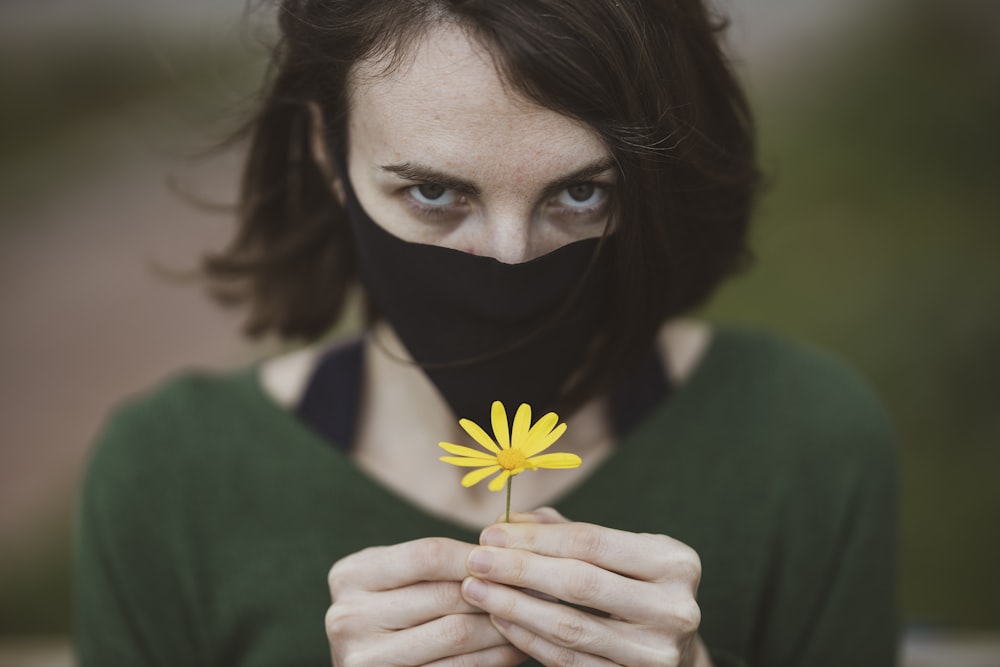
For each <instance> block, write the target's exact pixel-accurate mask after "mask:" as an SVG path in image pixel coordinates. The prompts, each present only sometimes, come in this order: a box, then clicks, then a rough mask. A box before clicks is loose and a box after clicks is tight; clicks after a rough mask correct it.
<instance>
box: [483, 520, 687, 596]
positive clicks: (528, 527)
mask: <svg viewBox="0 0 1000 667" xmlns="http://www.w3.org/2000/svg"><path fill="white" fill-rule="evenodd" d="M479 543H480V544H482V545H484V546H495V547H507V548H511V549H525V550H527V551H531V552H534V553H537V554H541V555H544V556H552V557H554V558H573V559H576V560H580V561H584V562H587V563H593V564H594V565H596V566H598V567H600V568H602V569H605V570H609V571H611V572H617V573H618V574H621V575H624V576H626V577H629V578H631V579H640V580H642V581H665V580H667V579H685V580H688V581H691V582H693V585H694V587H695V589H697V585H698V582H699V581H700V579H701V561H700V559H699V558H698V554H697V553H696V552H695V551H694V549H692V548H691V547H689V546H687V545H686V544H684V543H683V542H679V541H678V540H675V539H673V538H670V537H667V536H666V535H651V534H648V533H630V532H627V531H623V530H616V529H614V528H605V527H604V526H596V525H594V524H589V523H579V522H572V523H552V524H539V523H517V524H514V523H510V524H504V523H498V524H494V525H492V526H489V527H487V528H486V529H484V530H483V532H482V533H481V534H480V536H479Z"/></svg>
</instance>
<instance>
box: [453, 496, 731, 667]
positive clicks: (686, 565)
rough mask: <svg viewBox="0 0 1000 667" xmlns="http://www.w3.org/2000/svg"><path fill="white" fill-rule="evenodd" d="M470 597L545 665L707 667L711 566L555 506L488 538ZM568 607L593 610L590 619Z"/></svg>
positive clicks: (474, 563)
mask: <svg viewBox="0 0 1000 667" xmlns="http://www.w3.org/2000/svg"><path fill="white" fill-rule="evenodd" d="M480 544H481V545H482V546H480V547H479V548H476V549H474V550H473V551H472V552H471V553H470V555H469V560H468V567H469V573H470V574H471V575H472V576H470V577H467V578H466V579H465V581H464V582H463V583H462V595H463V596H464V597H465V599H466V600H467V601H468V602H469V603H470V604H473V605H475V606H477V607H479V608H480V609H482V610H484V611H486V612H488V613H489V614H491V615H492V618H493V623H494V625H495V626H496V627H497V629H498V630H499V631H500V632H501V633H502V634H503V635H504V636H505V637H506V638H507V639H508V641H510V643H511V644H513V645H514V646H516V647H517V648H519V649H521V650H522V651H523V652H525V653H527V654H528V655H530V656H532V657H534V658H535V659H537V660H538V661H540V662H541V663H543V664H545V665H609V664H617V665H635V666H640V665H657V666H663V665H670V666H678V667H702V666H703V665H711V664H712V663H711V659H710V658H709V657H708V653H707V651H706V650H705V647H704V645H703V644H702V642H701V640H700V638H699V637H698V626H699V624H700V621H701V612H700V609H699V607H698V604H697V602H695V595H696V593H697V590H698V583H699V581H700V579H701V561H700V559H699V558H698V554H697V553H695V551H694V550H693V549H691V548H690V547H688V546H686V545H685V544H682V543H681V542H678V541H677V540H674V539H671V538H669V537H667V536H665V535H650V534H640V533H629V532H625V531H620V530H615V529H612V528H604V527H602V526H596V525H593V524H587V523H575V522H570V521H568V520H567V519H565V518H563V517H562V516H561V515H559V514H558V513H557V512H556V511H555V510H552V509H549V508H546V509H543V510H539V511H537V512H534V513H531V514H520V515H513V514H512V515H511V523H498V524H494V525H492V526H490V527H488V528H486V529H485V530H483V532H482V534H481V536H480ZM560 601H564V602H569V603H572V604H574V605H578V606H580V607H585V608H588V609H589V610H591V611H582V610H580V609H576V608H574V607H571V606H569V605H566V604H562V603H561V602H560Z"/></svg>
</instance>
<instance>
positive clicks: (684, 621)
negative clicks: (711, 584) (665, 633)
mask: <svg viewBox="0 0 1000 667" xmlns="http://www.w3.org/2000/svg"><path fill="white" fill-rule="evenodd" d="M674 618H675V619H676V622H677V625H678V628H679V629H680V631H681V632H683V633H685V634H692V633H694V632H697V631H698V627H699V626H700V625H701V607H699V606H698V603H697V602H695V601H694V600H691V601H690V602H688V603H687V604H682V605H678V606H677V609H676V610H675V611H674Z"/></svg>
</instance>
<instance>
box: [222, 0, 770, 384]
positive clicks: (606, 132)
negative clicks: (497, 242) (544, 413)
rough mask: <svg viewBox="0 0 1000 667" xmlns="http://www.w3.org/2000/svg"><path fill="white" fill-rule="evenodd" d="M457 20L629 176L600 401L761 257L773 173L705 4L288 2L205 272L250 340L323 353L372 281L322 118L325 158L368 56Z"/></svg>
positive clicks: (603, 346)
mask: <svg viewBox="0 0 1000 667" xmlns="http://www.w3.org/2000/svg"><path fill="white" fill-rule="evenodd" d="M442 21H451V22H454V23H456V24H458V25H460V26H462V27H463V28H465V29H467V30H469V31H470V34H472V35H474V36H475V37H477V38H478V39H479V40H480V41H481V42H482V43H483V44H484V45H485V46H486V48H487V49H488V50H489V52H490V53H491V54H492V55H493V57H494V60H495V62H496V64H497V67H498V70H499V71H500V73H501V74H502V76H503V78H504V79H505V81H506V82H507V83H508V84H509V85H511V86H512V88H513V89H514V90H516V91H518V92H520V93H521V94H523V95H525V96H526V97H528V98H529V99H531V100H533V101H534V102H536V103H538V104H540V105H541V106H543V107H546V108H548V109H551V110H554V111H557V112H559V113H561V114H564V115H566V116H570V117H573V118H576V119H578V120H580V121H582V122H584V123H585V124H587V125H588V126H590V127H591V128H593V129H594V130H595V131H596V132H597V133H598V134H599V135H600V136H601V137H602V138H603V140H604V141H605V142H606V144H607V146H608V147H609V149H610V151H611V153H612V155H613V157H614V159H615V160H616V161H617V163H618V165H619V169H620V173H619V178H618V184H617V186H616V189H615V196H614V206H615V209H614V217H613V219H614V220H615V221H616V222H615V225H616V227H615V229H616V236H617V242H616V244H615V247H616V248H617V253H618V257H617V268H618V270H617V272H616V276H617V285H616V286H615V288H614V289H615V293H616V298H615V300H614V304H615V306H614V307H615V309H616V312H614V313H612V314H611V317H610V319H609V321H610V322H612V323H614V326H613V327H612V328H611V329H610V330H609V331H608V332H607V335H605V336H602V337H601V339H600V340H599V341H597V344H598V346H599V348H598V350H597V352H596V354H595V355H593V360H592V363H591V366H592V367H591V368H590V369H588V373H587V374H586V377H587V378H588V382H587V387H588V389H591V388H593V387H595V386H610V385H611V384H613V383H614V382H615V381H617V379H619V376H620V374H621V373H623V372H625V371H626V370H627V369H630V368H632V367H633V366H634V365H635V364H636V363H638V361H639V359H640V358H641V357H643V356H644V355H646V354H648V351H649V349H650V345H651V342H652V338H653V336H654V335H655V332H656V330H657V328H658V327H659V325H660V324H661V323H662V322H663V321H664V320H665V319H668V318H670V317H673V316H676V315H679V314H681V313H684V312H686V311H690V310H692V309H694V308H695V307H697V306H699V305H701V304H702V303H703V302H704V301H705V300H706V299H707V297H708V296H709V295H710V294H711V293H712V291H713V290H714V289H715V288H716V286H717V285H718V284H719V283H720V281H721V280H722V279H723V278H725V277H726V276H727V275H729V274H731V273H733V272H734V271H735V270H737V269H738V268H740V267H741V266H743V265H744V263H745V262H746V260H747V259H748V257H749V251H748V249H747V245H746V237H747V226H748V221H749V217H750V213H751V209H752V204H753V200H754V195H755V192H756V189H757V185H758V181H759V174H758V169H757V164H756V158H755V149H754V135H753V127H752V121H751V115H750V111H749V109H748V105H747V102H746V99H745V97H744V94H743V91H742V89H741V88H740V86H739V84H738V83H737V81H736V79H735V77H734V75H733V73H732V71H731V70H730V68H729V65H728V63H727V60H726V58H725V56H724V54H723V52H722V49H721V47H720V45H719V43H718V39H717V38H718V35H719V33H720V31H721V28H722V25H721V23H720V22H718V21H715V20H713V17H712V16H711V15H710V14H709V13H708V11H707V10H706V8H705V7H704V5H703V4H702V2H701V0H519V1H518V2H498V1H497V0H285V1H284V2H282V4H281V6H280V12H279V24H280V28H281V41H280V43H279V44H278V46H277V48H276V49H275V55H274V60H273V69H272V79H271V82H270V84H269V88H268V90H267V91H266V95H265V97H264V100H263V105H262V107H261V108H260V111H259V113H258V114H257V115H256V116H255V117H254V118H253V119H252V121H251V122H250V123H249V124H248V125H247V126H246V128H244V134H245V135H248V136H249V137H250V139H251V144H250V153H249V158H248V161H247V163H246V170H245V172H244V177H243V188H242V196H241V201H240V218H241V226H240V229H239V233H238V235H237V237H236V239H235V240H234V242H233V244H232V245H231V247H230V248H229V249H228V250H226V251H225V252H224V253H222V254H219V255H216V256H212V257H209V258H208V259H207V260H206V262H205V266H204V268H205V271H206V273H207V275H208V276H209V277H210V278H211V279H212V281H213V285H214V291H215V294H216V295H217V296H218V297H219V298H220V299H221V300H223V301H224V302H227V303H239V304H245V305H247V306H249V317H248V320H247V323H246V327H245V329H246V332H247V333H248V334H249V335H252V336H257V335H261V334H265V333H274V334H277V335H278V336H280V337H283V338H290V339H305V340H313V339H316V338H319V337H320V336H322V335H323V334H324V333H326V332H327V331H328V330H329V328H330V327H331V326H332V325H333V324H334V323H335V322H336V321H337V320H338V318H339V317H340V315H341V313H342V311H343V308H344V304H345V300H346V297H347V296H348V294H349V293H350V291H351V289H352V288H353V287H354V286H356V284H357V275H358V274H357V260H356V257H355V252H354V244H353V239H352V238H351V231H350V226H349V224H348V221H347V218H346V214H345V212H344V210H343V209H342V208H341V207H340V206H339V204H338V203H337V201H336V199H335V198H334V197H333V196H332V193H331V190H330V184H329V179H328V177H325V176H324V175H323V173H322V172H321V170H320V168H319V167H318V166H317V164H316V163H315V161H314V160H312V159H311V154H310V148H309V147H310V132H311V124H310V118H309V109H308V105H309V104H310V103H316V104H318V105H319V106H320V108H321V109H322V112H323V115H324V126H325V130H326V141H327V145H328V146H327V147H328V150H329V152H330V154H332V155H343V154H344V150H345V148H346V137H345V131H346V118H347V113H348V91H347V81H348V76H349V73H350V71H351V68H352V66H353V65H354V64H355V63H357V62H358V61H359V60H362V59H367V58H374V57H378V56H384V55H389V56H390V57H395V58H405V55H406V53H407V47H408V45H410V44H411V43H412V42H413V41H414V40H415V39H416V38H418V37H420V36H421V34H423V32H425V30H426V28H427V27H428V26H429V25H432V24H434V23H438V22H442Z"/></svg>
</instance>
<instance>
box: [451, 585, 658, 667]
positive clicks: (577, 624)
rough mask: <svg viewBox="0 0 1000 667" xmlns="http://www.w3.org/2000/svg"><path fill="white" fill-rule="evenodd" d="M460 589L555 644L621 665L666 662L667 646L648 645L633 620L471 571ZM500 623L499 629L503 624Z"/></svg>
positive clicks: (497, 615) (488, 609)
mask: <svg viewBox="0 0 1000 667" xmlns="http://www.w3.org/2000/svg"><path fill="white" fill-rule="evenodd" d="M462 592H463V594H464V595H465V596H466V597H468V598H469V600H470V602H472V603H474V604H476V605H477V606H479V607H480V608H481V609H483V611H486V612H488V613H490V614H491V615H492V616H493V617H494V621H496V619H497V618H499V619H502V620H504V621H508V622H510V623H513V624H514V625H516V626H517V627H519V628H521V629H523V630H527V631H528V632H530V633H532V634H535V635H538V636H539V637H541V638H543V639H545V640H546V641H547V642H549V643H551V644H553V645H555V646H557V647H560V648H564V649H570V650H572V651H574V652H577V653H586V654H590V655H595V656H601V657H603V658H607V659H609V660H611V661H613V662H615V663H618V664H622V665H643V664H666V663H663V662H662V659H663V657H664V654H663V651H665V650H666V646H665V645H664V646H660V647H655V646H652V645H650V638H649V637H645V638H644V637H643V636H642V634H641V631H640V629H639V628H638V627H637V626H634V625H630V624H628V623H624V622H622V621H617V620H614V619H609V618H605V617H599V616H594V615H592V614H588V613H586V612H583V611H579V610H577V609H574V608H572V607H568V606H566V605H563V604H553V603H551V602H546V601H543V600H539V599H537V598H533V597H531V596H527V595H524V593H522V592H521V591H517V590H514V589H512V588H510V587H508V586H502V585H499V584H494V583H491V582H489V581H480V580H478V579H476V578H475V577H469V578H468V579H466V580H465V581H464V582H462ZM500 629H501V631H503V629H504V628H503V627H502V625H501V627H500ZM505 634H506V633H505ZM508 639H510V637H509V636H508ZM512 643H513V642H512ZM515 645H517V644H515ZM518 647H519V648H521V649H522V650H525V649H524V647H523V646H518ZM658 648H659V649H660V650H661V652H660V653H659V654H658V653H657V649H658ZM525 652H527V653H530V651H527V650H525ZM530 654H531V655H534V654H533V653H530ZM536 657H537V656H536ZM547 664H548V663H547Z"/></svg>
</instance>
